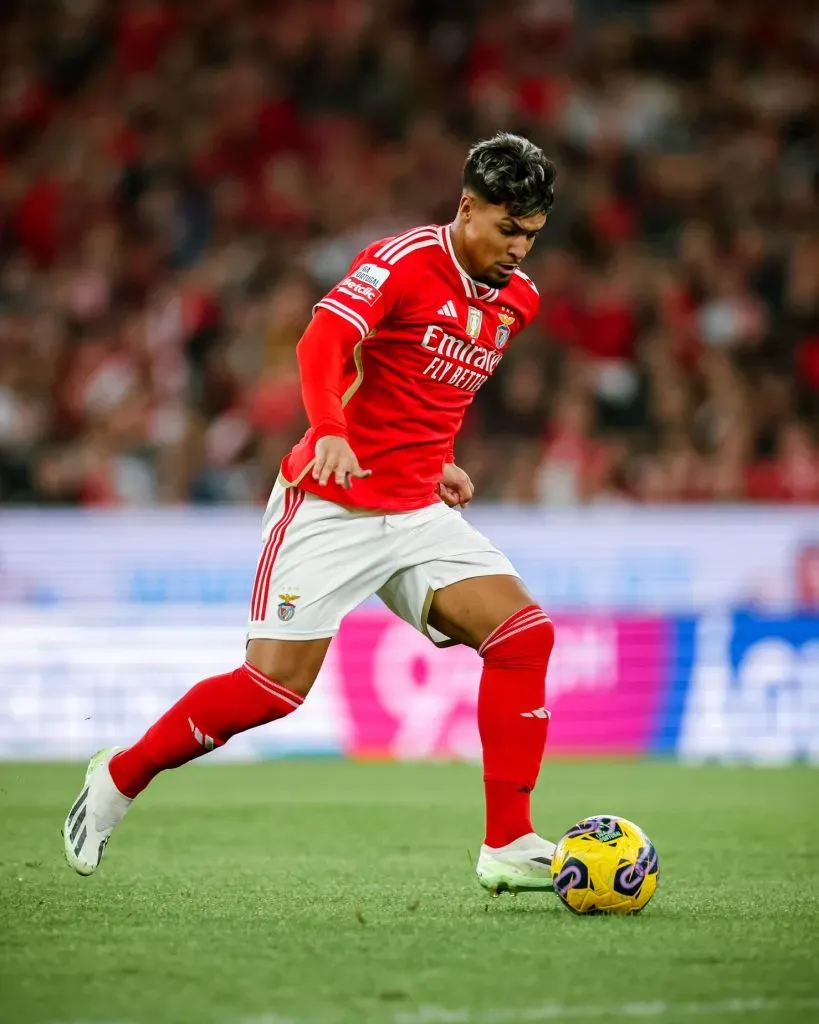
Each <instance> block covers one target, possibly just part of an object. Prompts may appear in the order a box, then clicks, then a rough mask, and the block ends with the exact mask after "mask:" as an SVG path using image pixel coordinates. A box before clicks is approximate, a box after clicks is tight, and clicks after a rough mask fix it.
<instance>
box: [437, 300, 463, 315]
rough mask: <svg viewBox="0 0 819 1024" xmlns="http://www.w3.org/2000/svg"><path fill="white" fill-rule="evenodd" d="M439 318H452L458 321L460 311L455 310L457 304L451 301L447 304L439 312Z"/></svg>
mask: <svg viewBox="0 0 819 1024" xmlns="http://www.w3.org/2000/svg"><path fill="white" fill-rule="evenodd" d="M438 316H451V317H452V318H453V320H457V319H458V310H457V309H456V308H455V303H454V302H453V301H452V299H450V300H449V301H448V302H445V303H444V304H443V306H441V308H440V309H439V310H438Z"/></svg>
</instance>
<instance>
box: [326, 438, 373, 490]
mask: <svg viewBox="0 0 819 1024" xmlns="http://www.w3.org/2000/svg"><path fill="white" fill-rule="evenodd" d="M368 476H372V470H371V469H362V468H361V466H359V464H358V459H357V457H356V454H355V452H354V451H353V449H352V448H351V447H350V444H349V442H348V441H347V440H346V438H343V437H334V436H333V435H331V434H327V435H326V436H325V437H320V438H319V439H318V441H316V460H315V462H314V463H313V479H314V480H318V482H319V486H320V487H324V486H325V484H326V483H327V481H328V480H330V479H331V478H333V479H334V480H335V482H336V483H337V484H338V485H339V486H340V487H343V488H345V490H349V489H350V486H351V485H352V482H353V480H364V479H365V478H366V477H368Z"/></svg>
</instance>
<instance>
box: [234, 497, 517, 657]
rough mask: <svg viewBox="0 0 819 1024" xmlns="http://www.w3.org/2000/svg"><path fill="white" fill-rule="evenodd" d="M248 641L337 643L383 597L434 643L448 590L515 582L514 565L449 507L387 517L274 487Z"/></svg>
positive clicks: (266, 516)
mask: <svg viewBox="0 0 819 1024" xmlns="http://www.w3.org/2000/svg"><path fill="white" fill-rule="evenodd" d="M262 539H263V541H264V546H263V548H262V553H261V555H260V557H259V564H258V568H257V570H256V579H255V582H254V585H253V595H252V598H251V607H250V622H249V625H248V630H247V637H248V639H249V640H250V639H255V638H257V637H262V638H267V639H275V640H316V639H318V638H320V637H331V636H333V635H334V634H335V633H336V632H337V631H338V628H339V626H340V625H341V620H342V619H343V618H344V616H345V615H346V614H347V613H348V612H351V611H352V610H353V609H354V608H356V607H357V606H358V605H360V604H361V603H362V602H363V601H365V600H366V599H367V598H368V597H370V596H371V595H373V594H378V596H379V597H380V598H381V600H382V601H383V602H384V604H386V605H387V607H388V608H390V609H391V610H392V611H393V612H395V613H396V615H398V616H400V617H401V618H402V619H405V620H406V621H407V622H409V623H410V624H411V625H413V626H415V628H416V629H418V630H420V631H421V632H422V633H423V634H424V635H425V636H427V637H429V639H430V640H432V642H433V643H436V644H439V645H441V646H446V645H447V643H449V642H451V641H450V639H449V638H448V637H446V636H444V635H443V634H442V633H440V632H439V631H438V630H435V629H433V628H432V627H430V626H428V625H427V615H428V614H429V608H430V605H431V603H432V598H433V595H434V594H435V591H436V590H440V589H441V587H447V586H449V585H450V584H451V583H458V582H459V581H460V580H468V579H472V578H474V577H476V576H517V575H518V573H517V572H516V570H515V569H514V567H513V566H512V563H511V562H510V561H509V559H508V558H507V557H506V555H504V554H501V552H500V551H498V549H497V548H496V547H495V546H494V545H493V544H491V543H490V542H489V541H488V540H487V539H486V537H484V536H483V535H482V534H480V533H478V531H477V530H476V529H474V527H472V526H470V525H469V523H467V521H466V520H465V519H464V518H463V516H462V515H461V513H460V512H458V511H456V510H455V509H452V508H449V507H448V506H447V505H445V504H444V503H443V502H440V503H438V504H435V505H430V506H429V507H427V508H423V509H419V510H418V511H416V512H396V513H390V514H387V515H385V514H384V513H382V512H379V513H376V512H371V511H368V510H365V509H352V508H347V507H345V506H343V505H337V504H335V503H334V502H332V501H325V500H324V499H323V498H318V497H316V496H315V495H314V494H309V493H307V492H305V491H302V490H300V489H299V488H297V487H284V486H282V484H281V482H277V484H276V486H275V487H274V488H273V493H272V494H271V495H270V501H269V502H268V504H267V509H266V511H265V514H264V520H263V529H262Z"/></svg>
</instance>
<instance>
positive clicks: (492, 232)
mask: <svg viewBox="0 0 819 1024" xmlns="http://www.w3.org/2000/svg"><path fill="white" fill-rule="evenodd" d="M458 213H459V219H460V221H461V223H462V224H463V236H462V237H463V248H464V255H465V256H466V258H467V260H468V261H469V266H468V267H467V268H466V269H467V270H468V271H469V272H470V274H471V275H472V277H474V278H475V280H476V281H481V282H483V283H484V284H488V285H491V286H492V287H493V288H505V287H506V285H508V284H509V282H510V281H511V280H512V275H513V274H514V273H515V268H516V267H519V266H520V264H521V263H522V262H523V260H524V258H525V257H526V255H527V253H528V252H529V250H530V249H531V248H532V246H533V245H534V244H535V239H536V238H537V236H538V234H539V233H540V232H541V231H542V230H543V228H544V226H545V224H546V214H545V213H535V214H532V216H531V217H513V216H512V215H511V214H510V213H509V211H508V210H507V208H506V207H505V206H494V205H492V204H491V203H486V202H484V201H483V200H481V199H479V198H478V197H476V196H471V195H464V196H462V197H461V205H460V209H459V210H458Z"/></svg>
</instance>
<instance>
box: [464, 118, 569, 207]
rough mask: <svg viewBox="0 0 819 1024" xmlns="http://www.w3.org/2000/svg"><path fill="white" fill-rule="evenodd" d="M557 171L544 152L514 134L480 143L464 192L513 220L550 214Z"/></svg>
mask: <svg viewBox="0 0 819 1024" xmlns="http://www.w3.org/2000/svg"><path fill="white" fill-rule="evenodd" d="M556 175H557V169H556V168H555V165H554V164H553V163H552V161H551V160H549V159H547V157H546V156H545V154H544V152H543V150H542V149H541V148H540V147H539V146H536V145H535V144H534V142H530V141H529V140H528V139H524V138H523V136H521V135H513V134H512V133H511V132H498V134H497V135H494V136H493V137H492V138H491V139H484V140H483V141H482V142H476V143H475V144H474V145H473V146H472V147H471V148H470V150H469V153H467V157H466V163H465V164H464V177H463V183H464V189H465V190H466V191H468V192H474V193H475V194H476V195H478V196H480V197H481V199H484V200H485V201H486V202H487V203H492V204H493V205H497V206H505V207H506V208H507V209H508V210H509V213H510V214H511V215H512V216H513V217H532V216H533V215H534V214H537V213H548V212H549V210H550V209H551V208H552V203H553V202H554V199H555V193H554V183H555V177H556Z"/></svg>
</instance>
